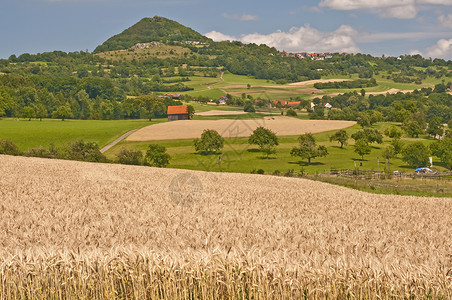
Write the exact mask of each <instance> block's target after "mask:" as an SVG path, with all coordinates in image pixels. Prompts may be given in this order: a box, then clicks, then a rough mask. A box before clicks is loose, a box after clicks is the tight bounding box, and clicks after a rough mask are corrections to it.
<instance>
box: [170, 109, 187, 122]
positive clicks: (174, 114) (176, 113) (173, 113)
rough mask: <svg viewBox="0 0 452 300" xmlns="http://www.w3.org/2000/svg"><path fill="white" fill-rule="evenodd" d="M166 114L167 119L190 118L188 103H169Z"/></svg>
mask: <svg viewBox="0 0 452 300" xmlns="http://www.w3.org/2000/svg"><path fill="white" fill-rule="evenodd" d="M167 114H168V121H177V120H190V114H189V113H188V105H170V106H168V112H167Z"/></svg>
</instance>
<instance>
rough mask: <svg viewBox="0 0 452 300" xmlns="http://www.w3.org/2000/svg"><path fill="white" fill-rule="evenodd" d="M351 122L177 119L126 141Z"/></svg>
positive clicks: (286, 131) (293, 130)
mask: <svg viewBox="0 0 452 300" xmlns="http://www.w3.org/2000/svg"><path fill="white" fill-rule="evenodd" d="M354 124H356V122H353V121H337V120H300V119H296V118H291V117H285V116H274V117H265V118H263V119H252V120H241V119H237V120H236V119H223V120H180V121H173V122H165V123H160V124H154V125H150V126H147V127H144V128H141V129H139V130H138V131H136V132H135V133H133V134H132V135H130V136H129V137H127V139H126V140H127V141H134V142H141V141H154V140H177V139H188V138H199V137H200V136H201V134H202V132H203V130H205V129H214V130H216V131H218V133H219V134H220V135H221V136H222V137H224V138H236V137H248V136H250V135H251V134H252V132H253V130H255V129H256V128H257V127H259V126H263V127H266V128H268V129H271V130H272V131H273V132H274V133H276V134H277V135H278V136H285V135H299V134H305V133H307V132H311V133H318V132H323V131H329V130H336V129H344V128H347V127H350V126H352V125H354Z"/></svg>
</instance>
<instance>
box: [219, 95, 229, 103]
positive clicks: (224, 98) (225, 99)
mask: <svg viewBox="0 0 452 300" xmlns="http://www.w3.org/2000/svg"><path fill="white" fill-rule="evenodd" d="M226 101H228V97H225V96H221V97H220V99H218V102H219V103H220V104H226Z"/></svg>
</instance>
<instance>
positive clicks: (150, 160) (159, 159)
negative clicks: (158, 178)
mask: <svg viewBox="0 0 452 300" xmlns="http://www.w3.org/2000/svg"><path fill="white" fill-rule="evenodd" d="M170 159H171V156H170V155H169V154H168V153H166V148H165V147H164V146H162V145H157V144H150V145H149V148H148V150H147V151H146V156H145V165H147V166H152V167H159V168H164V167H166V166H167V165H168V164H169V160H170Z"/></svg>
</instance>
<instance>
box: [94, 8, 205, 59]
mask: <svg viewBox="0 0 452 300" xmlns="http://www.w3.org/2000/svg"><path fill="white" fill-rule="evenodd" d="M154 41H156V42H171V41H178V42H184V41H197V42H208V41H211V40H210V39H209V38H207V37H205V36H203V35H201V34H199V33H198V32H196V31H194V30H193V29H191V28H188V27H185V26H183V25H181V24H179V23H178V22H176V21H172V20H169V19H166V18H163V17H158V16H155V17H153V18H144V19H142V20H141V21H139V22H138V23H136V24H135V25H133V26H132V27H130V28H128V29H126V30H124V31H123V32H122V33H120V34H117V35H115V36H113V37H111V38H109V39H108V40H107V41H105V42H104V43H103V44H102V45H100V46H98V47H97V48H96V50H94V52H95V53H99V52H104V51H112V50H122V49H128V48H130V47H132V46H133V45H135V44H136V43H149V42H154Z"/></svg>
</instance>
